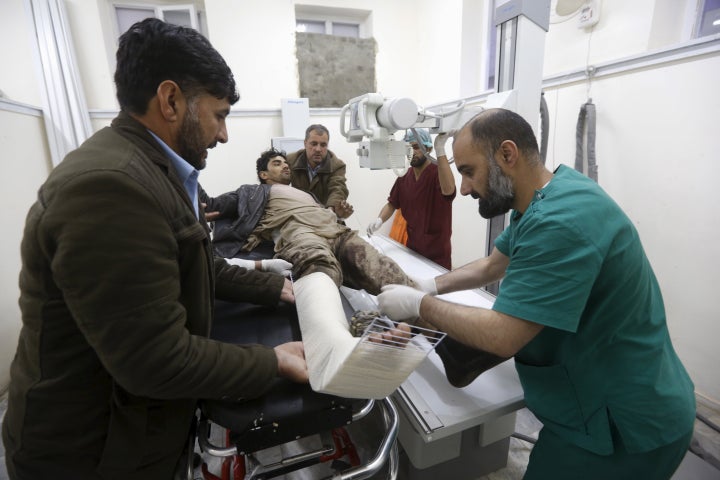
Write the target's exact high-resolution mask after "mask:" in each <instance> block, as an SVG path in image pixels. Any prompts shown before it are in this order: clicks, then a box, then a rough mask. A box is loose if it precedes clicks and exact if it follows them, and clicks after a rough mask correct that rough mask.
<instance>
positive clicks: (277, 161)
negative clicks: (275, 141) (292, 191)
mask: <svg viewBox="0 0 720 480" xmlns="http://www.w3.org/2000/svg"><path fill="white" fill-rule="evenodd" d="M256 166H257V174H258V179H260V183H267V184H269V185H274V184H276V183H281V184H283V185H290V166H289V165H288V163H287V157H286V156H285V152H283V151H281V150H275V149H274V148H271V149H270V150H266V151H264V152H263V153H261V154H260V158H258V159H257V162H256Z"/></svg>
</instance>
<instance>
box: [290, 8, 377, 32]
mask: <svg viewBox="0 0 720 480" xmlns="http://www.w3.org/2000/svg"><path fill="white" fill-rule="evenodd" d="M371 16H372V12H371V11H370V10H359V9H353V8H328V7H322V8H320V7H315V6H312V5H295V31H296V32H297V31H298V29H297V27H298V23H299V22H313V23H318V22H322V23H324V24H325V35H334V36H336V37H340V36H343V37H344V36H347V35H335V34H333V25H334V24H342V25H356V26H357V29H358V35H357V37H350V38H370V37H372V28H371Z"/></svg>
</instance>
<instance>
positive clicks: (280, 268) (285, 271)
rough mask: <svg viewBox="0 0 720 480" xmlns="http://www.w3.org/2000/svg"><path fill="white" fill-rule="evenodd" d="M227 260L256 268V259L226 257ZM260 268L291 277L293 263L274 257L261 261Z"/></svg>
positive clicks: (249, 268) (252, 268)
mask: <svg viewBox="0 0 720 480" xmlns="http://www.w3.org/2000/svg"><path fill="white" fill-rule="evenodd" d="M225 261H226V262H227V263H229V264H230V265H237V266H238V267H243V268H247V269H248V270H255V260H246V259H244V258H226V259H225ZM260 270H262V271H264V272H272V273H279V274H280V275H283V276H285V277H289V276H290V273H291V272H292V263H290V262H286V261H285V260H283V259H281V258H273V259H269V260H261V261H260Z"/></svg>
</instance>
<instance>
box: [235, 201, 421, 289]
mask: <svg viewBox="0 0 720 480" xmlns="http://www.w3.org/2000/svg"><path fill="white" fill-rule="evenodd" d="M260 240H273V241H275V252H276V254H277V255H276V256H277V257H279V258H283V259H285V260H287V261H288V262H290V263H292V264H293V276H294V277H295V278H300V277H302V276H304V275H308V274H310V273H313V272H323V273H325V274H327V275H328V276H329V277H330V278H332V280H333V281H334V282H335V284H336V285H338V286H340V285H346V286H348V287H351V288H356V289H364V290H366V291H367V292H369V293H371V294H373V295H377V294H378V293H380V288H381V287H382V286H383V285H388V284H391V283H396V284H402V285H413V282H412V281H411V280H410V279H409V277H408V276H407V275H406V274H405V272H403V270H402V269H401V268H400V266H399V265H398V264H397V263H395V261H393V260H392V259H391V258H389V257H386V256H385V255H382V254H381V253H379V252H378V251H377V250H376V249H375V248H374V247H373V246H372V245H370V244H369V243H368V242H366V241H365V240H363V239H362V238H360V237H359V236H358V235H357V232H355V231H353V230H350V229H349V228H348V227H346V226H344V225H341V224H339V223H338V222H337V217H336V216H335V214H334V213H333V212H332V211H330V210H328V209H326V208H322V207H321V206H319V205H310V204H307V205H305V204H298V202H297V201H293V200H291V199H287V198H282V197H281V198H275V197H271V199H270V200H269V201H268V203H267V205H266V207H265V213H264V215H263V217H262V219H261V220H260V222H259V223H258V225H257V227H256V228H255V230H254V231H253V233H252V234H251V236H250V238H249V239H248V244H249V245H252V244H255V243H257V242H258V241H260Z"/></svg>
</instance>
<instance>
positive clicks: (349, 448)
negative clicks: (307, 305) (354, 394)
mask: <svg viewBox="0 0 720 480" xmlns="http://www.w3.org/2000/svg"><path fill="white" fill-rule="evenodd" d="M343 306H344V307H345V309H346V312H347V313H349V314H352V310H351V307H350V305H349V304H348V303H347V301H346V300H344V304H343ZM210 336H211V338H214V339H216V340H221V341H224V342H229V343H260V344H264V345H268V346H275V345H278V344H281V343H284V342H288V341H292V340H300V339H301V336H300V329H299V326H298V320H297V313H296V310H295V307H294V306H293V305H287V304H281V305H280V306H279V307H263V306H257V305H251V304H244V303H230V302H222V301H218V302H216V307H215V322H214V325H213V328H212V331H211V335H210ZM373 409H379V412H378V413H379V414H380V416H381V418H382V423H383V429H384V434H383V438H382V440H381V441H380V443H379V445H378V447H377V450H376V453H375V455H374V457H373V458H371V459H369V460H368V461H366V462H365V463H361V460H360V458H359V455H358V453H357V451H356V448H355V445H354V444H353V441H352V439H351V438H350V435H348V433H347V431H346V430H345V427H346V426H347V425H349V424H351V423H354V422H359V421H361V420H363V419H365V417H366V416H367V415H368V414H369V413H370V412H371V411H373ZM367 420H370V418H368V419H367ZM375 421H377V420H375ZM212 425H214V427H212V428H218V427H220V428H221V429H223V430H225V432H226V434H225V435H224V436H225V441H224V442H223V444H222V445H216V444H215V443H213V441H212V439H211V438H210V428H211V426H212ZM398 429H399V420H398V413H397V410H396V408H395V405H394V404H393V401H392V400H391V399H390V398H385V399H383V400H380V401H374V400H358V399H348V398H342V397H337V396H334V395H327V394H322V393H317V392H314V391H312V389H311V388H310V386H309V385H306V384H305V385H301V384H296V383H293V382H291V381H289V380H286V379H282V378H277V379H275V380H274V382H273V385H272V386H271V388H270V390H269V391H268V392H267V393H266V394H265V395H264V396H263V397H261V398H258V399H254V400H247V401H230V400H205V401H202V402H201V403H200V420H199V424H198V432H197V438H198V444H199V446H200V449H201V451H202V452H204V453H205V454H207V455H210V456H215V457H222V458H223V459H224V460H223V461H222V467H221V471H220V472H211V471H210V468H209V467H208V465H207V464H203V466H202V471H203V475H204V478H205V479H206V480H218V479H222V480H230V479H232V480H237V479H246V478H247V479H256V480H260V479H265V478H274V477H277V476H280V475H284V474H287V473H289V472H293V471H296V470H300V469H304V468H307V467H310V466H313V465H316V464H318V463H321V462H332V461H336V462H335V463H334V464H333V465H334V466H338V468H337V471H336V472H335V474H334V475H333V477H332V478H335V479H338V480H339V479H363V478H369V477H371V476H373V475H375V474H376V473H378V472H379V471H380V470H382V469H383V468H386V471H387V476H388V478H395V476H396V472H397V445H396V438H397V435H398ZM318 434H319V435H320V438H321V443H322V446H321V447H320V448H314V449H311V450H309V451H304V452H302V453H299V454H293V455H292V456H290V457H289V458H282V459H279V460H276V461H273V462H272V463H269V464H267V463H263V462H262V461H261V460H260V459H259V458H260V456H259V455H256V454H257V453H258V452H260V451H262V450H265V449H269V448H273V447H279V446H281V445H284V444H287V443H289V442H294V441H296V440H298V439H301V438H306V437H310V436H313V435H318ZM341 467H345V468H341Z"/></svg>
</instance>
